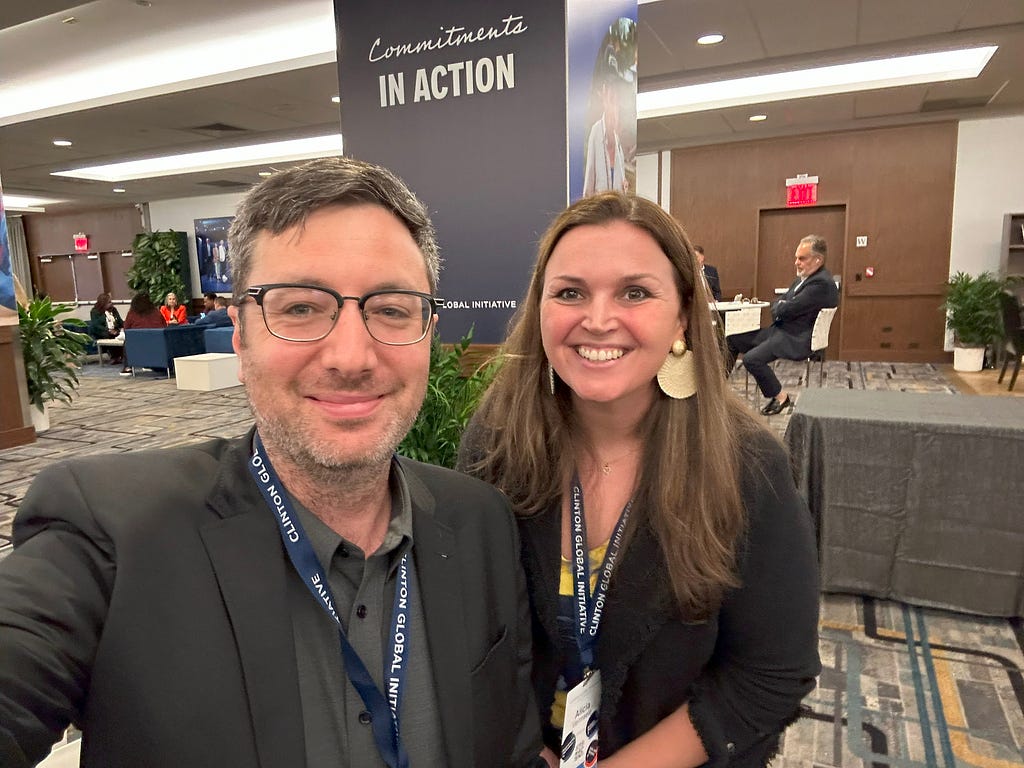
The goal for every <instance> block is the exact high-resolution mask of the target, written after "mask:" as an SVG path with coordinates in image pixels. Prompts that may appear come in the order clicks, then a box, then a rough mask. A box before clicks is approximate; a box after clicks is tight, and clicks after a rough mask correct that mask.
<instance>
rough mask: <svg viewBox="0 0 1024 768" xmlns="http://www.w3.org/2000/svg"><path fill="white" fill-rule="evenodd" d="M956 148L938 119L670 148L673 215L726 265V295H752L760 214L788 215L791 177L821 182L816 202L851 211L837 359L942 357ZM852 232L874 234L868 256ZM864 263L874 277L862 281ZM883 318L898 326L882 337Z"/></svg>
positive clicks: (952, 127)
mask: <svg viewBox="0 0 1024 768" xmlns="http://www.w3.org/2000/svg"><path fill="white" fill-rule="evenodd" d="M956 140H957V128H956V124H955V123H935V124H930V125H919V126H904V127H899V128H885V129H876V130H868V131H855V132H848V133H839V134H831V135H824V134H823V135H818V136H804V137H793V138H784V139H770V140H765V141H757V142H744V143H737V144H721V145H715V146H709V147H697V148H691V149H679V150H675V151H673V153H672V195H671V210H672V214H673V215H674V216H675V217H676V218H677V219H678V220H679V221H680V222H682V224H683V226H684V227H685V228H686V230H687V232H688V233H689V235H690V238H691V240H693V242H698V243H701V244H702V245H704V247H705V249H706V252H707V260H708V263H710V264H714V265H715V266H717V267H718V268H719V272H720V274H721V276H722V292H723V294H724V295H726V296H731V295H733V294H736V293H743V294H744V295H747V296H749V295H751V293H752V292H753V291H754V288H755V285H754V284H755V279H756V275H757V253H758V222H759V217H760V212H761V211H762V210H765V209H772V208H784V207H785V202H786V187H785V182H786V179H787V178H789V177H793V176H796V175H797V174H798V173H808V174H810V175H817V176H819V178H820V182H819V185H818V205H819V206H828V205H843V206H845V207H846V239H845V243H843V245H844V246H845V247H844V248H843V250H844V251H845V259H844V264H843V266H842V273H841V274H839V275H837V276H839V277H841V278H842V297H841V300H840V310H839V311H840V323H841V327H842V338H841V340H840V347H839V349H838V350H837V352H838V353H839V356H840V357H841V358H843V359H853V358H856V359H858V360H908V361H909V360H928V361H943V360H946V359H948V354H947V353H945V352H943V350H942V341H943V335H944V334H943V316H942V313H941V312H939V311H938V306H939V304H940V303H941V301H942V297H941V292H942V285H943V284H944V282H945V280H946V277H947V275H948V271H949V246H950V233H951V227H952V221H951V219H952V210H953V184H954V175H955V169H956ZM857 235H866V236H867V237H868V247H867V248H856V247H855V238H856V236H857ZM795 248H796V243H795V242H794V243H793V244H792V246H791V249H790V250H793V249H795ZM867 266H873V267H874V268H875V277H873V278H866V277H865V276H864V274H865V273H864V269H865V267H867ZM762 298H767V297H762ZM868 307H870V309H869V308H868ZM882 316H884V317H886V318H888V320H887V322H886V325H885V327H890V328H891V330H889V331H886V332H885V334H884V338H882V336H880V335H879V334H880V333H881V331H879V328H880V327H881V326H880V325H879V324H878V323H877V322H874V321H875V320H877V319H878V318H879V317H882ZM833 343H835V340H834V341H833ZM883 344H884V345H887V346H882V345H883ZM894 350H895V351H896V352H894ZM898 352H902V354H897V353H898Z"/></svg>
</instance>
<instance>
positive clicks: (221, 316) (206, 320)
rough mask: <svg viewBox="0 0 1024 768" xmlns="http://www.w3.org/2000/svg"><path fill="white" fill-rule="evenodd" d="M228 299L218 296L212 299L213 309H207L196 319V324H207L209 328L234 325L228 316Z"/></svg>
mask: <svg viewBox="0 0 1024 768" xmlns="http://www.w3.org/2000/svg"><path fill="white" fill-rule="evenodd" d="M228 303H229V302H228V300H227V299H225V298H224V297H223V296H218V297H217V298H215V299H214V300H213V305H214V309H213V310H208V311H207V312H206V314H205V315H203V316H202V317H200V318H199V319H198V320H196V322H195V324H196V325H208V326H210V327H211V328H222V327H228V326H231V325H234V323H232V322H231V318H230V317H228Z"/></svg>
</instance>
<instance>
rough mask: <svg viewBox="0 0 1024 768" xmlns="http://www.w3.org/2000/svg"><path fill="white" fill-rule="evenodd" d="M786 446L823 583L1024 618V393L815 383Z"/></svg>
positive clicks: (839, 588) (805, 396)
mask: <svg viewBox="0 0 1024 768" xmlns="http://www.w3.org/2000/svg"><path fill="white" fill-rule="evenodd" d="M786 443H787V444H788V446H789V449H790V453H791V455H792V459H793V468H794V475H795V478H796V482H797V487H798V488H800V490H801V492H802V493H803V494H804V496H805V497H806V499H807V503H808V506H809V507H810V510H811V514H812V515H813V516H814V519H815V524H816V525H817V527H818V546H819V555H820V558H821V572H822V573H821V576H822V588H823V589H825V590H826V591H831V592H853V593H857V594H865V595H874V596H877V597H884V598H891V599H896V600H902V601H904V602H908V603H916V604H920V605H928V606H936V607H940V608H949V609H952V610H957V611H966V612H968V613H979V614H985V615H991V616H1024V400H1020V399H1016V398H1003V397H991V398H990V397H971V396H959V395H944V394H915V393H910V392H870V391H859V390H858V391H854V390H837V389H809V390H805V391H804V392H802V393H801V394H800V397H799V401H798V402H797V405H796V409H795V411H794V413H793V416H792V418H791V419H790V423H789V428H788V429H787V431H786Z"/></svg>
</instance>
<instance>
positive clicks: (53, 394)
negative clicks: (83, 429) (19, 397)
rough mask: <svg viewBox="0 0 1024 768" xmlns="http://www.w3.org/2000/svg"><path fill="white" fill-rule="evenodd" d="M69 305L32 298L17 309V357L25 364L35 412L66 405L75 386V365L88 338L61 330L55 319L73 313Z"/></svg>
mask: <svg viewBox="0 0 1024 768" xmlns="http://www.w3.org/2000/svg"><path fill="white" fill-rule="evenodd" d="M74 308H75V307H74V305H73V304H54V303H53V301H52V300H51V299H50V298H48V297H47V298H35V299H32V301H31V302H29V304H28V306H27V307H22V306H19V307H18V329H19V334H20V337H21V354H22V359H23V360H24V363H25V378H26V380H27V384H28V397H29V402H30V403H31V404H32V405H34V406H35V407H36V408H38V409H39V410H43V405H44V404H45V403H47V402H49V401H53V400H57V401H61V402H65V403H70V402H71V398H72V396H73V395H74V392H75V389H77V387H78V373H77V369H76V367H75V364H76V362H77V360H78V358H79V356H80V355H81V354H82V350H83V349H85V347H86V346H87V345H88V344H89V336H88V335H87V334H84V333H80V332H78V331H74V330H72V327H75V326H74V325H72V324H71V323H68V326H67V327H65V326H64V325H63V324H62V323H61V321H60V320H59V317H60V316H61V315H63V314H66V313H68V312H72V311H74Z"/></svg>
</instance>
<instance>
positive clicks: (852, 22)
mask: <svg viewBox="0 0 1024 768" xmlns="http://www.w3.org/2000/svg"><path fill="white" fill-rule="evenodd" d="M900 2H902V0H900ZM749 6H750V12H751V14H752V15H753V16H754V19H755V21H756V23H757V26H758V29H759V30H760V34H761V39H762V41H763V44H764V50H765V55H766V56H768V57H778V56H793V55H796V54H804V53H811V52H814V51H823V50H828V49H830V48H846V47H849V46H852V45H855V44H856V43H857V34H856V31H857V3H856V2H847V1H846V0H749ZM811 30H813V32H812V31H811Z"/></svg>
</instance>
